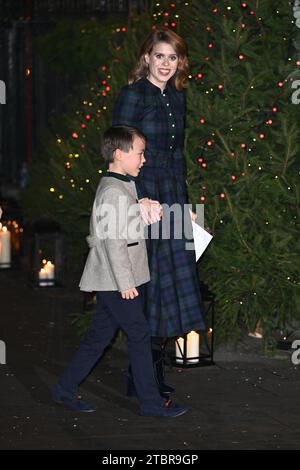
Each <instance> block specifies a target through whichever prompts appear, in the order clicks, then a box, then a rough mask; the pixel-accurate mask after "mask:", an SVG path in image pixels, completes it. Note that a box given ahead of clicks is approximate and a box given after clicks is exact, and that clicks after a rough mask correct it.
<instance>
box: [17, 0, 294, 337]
mask: <svg viewBox="0 0 300 470" xmlns="http://www.w3.org/2000/svg"><path fill="white" fill-rule="evenodd" d="M159 25H164V26H167V27H169V28H171V29H174V30H175V31H177V32H178V33H179V34H181V35H182V36H183V37H184V38H185V39H186V41H187V44H188V47H189V58H190V65H191V74H190V82H189V87H188V91H187V129H186V148H185V155H186V159H187V162H188V190H189V194H190V198H191V201H193V202H194V203H203V204H204V205H205V225H206V226H207V227H208V228H209V229H210V230H211V231H212V233H213V235H214V240H213V242H212V244H211V246H210V247H209V248H208V250H207V252H206V254H205V255H204V256H203V257H202V259H201V261H200V263H199V274H200V277H201V278H202V280H204V282H205V283H206V284H207V285H209V287H210V289H211V290H212V291H213V292H214V293H215V294H216V299H217V314H218V326H217V328H216V333H217V334H220V335H221V336H222V337H223V338H236V337H237V336H238V334H239V333H240V331H241V328H243V327H244V326H246V328H247V329H254V328H255V325H256V324H257V322H258V321H259V322H260V324H261V326H262V327H263V331H264V336H265V338H266V339H268V338H270V337H271V336H272V333H273V332H274V330H275V329H278V328H280V329H282V328H285V327H287V325H288V324H289V322H291V321H293V320H294V319H295V318H297V317H298V316H299V307H298V305H299V300H300V278H299V259H300V257H299V255H300V253H299V251H300V247H299V241H298V233H299V190H298V181H299V175H300V172H299V170H300V168H299V163H298V161H297V152H298V150H299V140H298V129H297V120H298V119H299V112H300V111H299V107H297V106H296V105H294V104H293V103H292V101H291V93H292V88H291V85H292V80H293V79H294V74H295V69H296V68H297V66H298V65H299V61H298V60H297V59H296V58H295V57H294V54H295V52H294V46H293V38H294V35H295V26H294V19H293V9H292V5H291V3H290V2H286V3H282V2H280V1H274V0H264V1H263V2H260V1H258V0H256V1H254V0H250V1H248V2H240V1H239V2H236V1H225V0H223V1H211V0H203V1H201V2H199V1H192V2H173V3H155V4H154V6H153V11H151V12H146V13H145V14H144V16H143V17H139V18H137V17H136V16H135V15H134V14H133V15H130V16H129V20H128V23H127V24H126V25H125V24H124V25H122V26H120V27H118V28H116V29H115V30H112V31H111V35H107V37H106V44H107V47H109V50H110V53H111V62H110V64H105V66H102V68H101V67H100V70H99V73H98V76H97V77H96V80H94V81H93V83H92V84H89V85H87V86H86V87H83V88H82V89H81V90H80V99H79V100H78V103H76V104H74V105H73V109H71V110H70V111H69V112H68V113H67V114H66V115H65V116H63V117H62V119H61V120H60V122H56V125H55V127H54V128H53V129H52V130H51V133H50V136H49V139H48V140H46V141H45V144H44V149H45V151H44V152H42V153H43V155H44V157H43V158H41V153H40V154H39V155H38V158H37V159H36V163H35V164H34V166H33V168H32V170H31V183H30V186H29V188H28V190H27V193H26V199H25V201H26V203H25V207H26V208H27V214H28V215H29V217H30V220H35V219H38V218H40V217H41V216H42V215H43V216H46V217H47V218H52V219H54V220H56V221H58V222H60V223H61V225H62V226H63V228H64V230H65V231H66V233H67V235H68V236H69V239H70V240H72V244H71V246H72V247H73V248H74V247H77V249H78V255H77V260H78V262H79V264H80V263H82V262H83V260H84V256H83V255H84V253H85V250H86V245H85V236H86V234H87V233H88V220H89V215H90V209H91V204H92V201H93V197H94V193H95V190H96V187H97V184H98V181H99V178H100V177H101V172H102V170H103V165H102V164H101V155H100V153H99V148H100V135H101V133H102V131H103V130H104V129H105V128H106V127H107V126H108V125H109V124H110V119H111V110H112V105H113V101H114V99H115V97H116V94H117V93H118V91H119V90H120V88H121V87H122V86H123V85H125V84H126V83H127V76H128V73H129V71H130V70H131V68H132V66H133V64H134V62H135V58H136V55H137V50H138V46H139V44H140V41H141V39H142V38H143V37H144V35H145V31H149V30H150V28H151V27H153V26H159ZM115 34H121V35H122V40H121V41H119V43H118V45H117V46H116V44H115V43H114V42H113V41H112V39H113V38H114V36H115ZM37 197H38V198H39V199H40V200H41V201H43V204H42V210H40V209H38V208H36V205H35V204H33V201H34V200H36V198H37ZM34 208H35V209H34Z"/></svg>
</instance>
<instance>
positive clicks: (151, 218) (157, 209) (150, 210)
mask: <svg viewBox="0 0 300 470" xmlns="http://www.w3.org/2000/svg"><path fill="white" fill-rule="evenodd" d="M139 203H140V209H141V215H142V218H143V221H144V222H145V224H147V225H150V224H153V223H154V222H159V221H160V219H161V218H162V207H161V205H160V203H159V201H154V200H153V199H149V198H148V197H144V198H143V199H140V200H139Z"/></svg>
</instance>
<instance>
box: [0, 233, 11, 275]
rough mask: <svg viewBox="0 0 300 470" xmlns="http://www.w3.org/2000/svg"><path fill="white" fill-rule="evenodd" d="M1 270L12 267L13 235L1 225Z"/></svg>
mask: <svg viewBox="0 0 300 470" xmlns="http://www.w3.org/2000/svg"><path fill="white" fill-rule="evenodd" d="M0 227H1V229H0V268H10V266H11V234H10V231H9V230H7V227H2V225H1V224H0Z"/></svg>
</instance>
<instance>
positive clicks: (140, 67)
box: [129, 28, 189, 91]
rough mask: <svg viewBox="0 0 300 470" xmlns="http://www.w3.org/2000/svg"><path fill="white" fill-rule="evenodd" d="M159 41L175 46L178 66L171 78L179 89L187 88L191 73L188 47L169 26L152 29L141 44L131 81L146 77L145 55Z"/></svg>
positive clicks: (147, 71)
mask: <svg viewBox="0 0 300 470" xmlns="http://www.w3.org/2000/svg"><path fill="white" fill-rule="evenodd" d="M158 42H166V43H167V44H170V46H172V47H173V49H174V50H175V52H176V54H177V55H178V68H177V71H176V73H175V74H174V75H173V77H172V78H171V79H170V81H171V82H172V83H173V84H174V86H175V87H176V89H177V90H180V91H181V90H182V89H183V88H186V86H187V81H188V73H189V63H188V58H187V48H186V45H185V42H184V40H183V39H182V38H181V37H180V36H178V34H176V33H174V31H171V30H170V29H168V28H159V29H157V30H154V31H152V32H151V33H150V34H148V36H147V37H146V39H145V40H144V42H143V43H142V45H141V49H140V54H139V59H138V61H137V63H136V65H135V67H134V69H133V70H132V72H131V73H130V76H129V83H135V82H137V81H138V80H140V79H141V78H146V77H147V75H148V73H149V70H148V64H147V63H146V61H145V55H146V54H150V53H151V51H152V49H153V47H154V46H155V44H157V43H158Z"/></svg>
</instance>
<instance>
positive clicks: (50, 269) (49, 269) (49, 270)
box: [44, 261, 55, 286]
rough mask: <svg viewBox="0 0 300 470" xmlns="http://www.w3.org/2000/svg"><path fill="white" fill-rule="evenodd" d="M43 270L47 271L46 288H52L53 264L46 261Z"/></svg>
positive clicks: (53, 277)
mask: <svg viewBox="0 0 300 470" xmlns="http://www.w3.org/2000/svg"><path fill="white" fill-rule="evenodd" d="M44 268H45V269H46V271H47V274H48V279H49V282H48V286H53V285H54V279H55V266H54V264H52V263H51V261H47V263H46V264H45V266H44Z"/></svg>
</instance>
